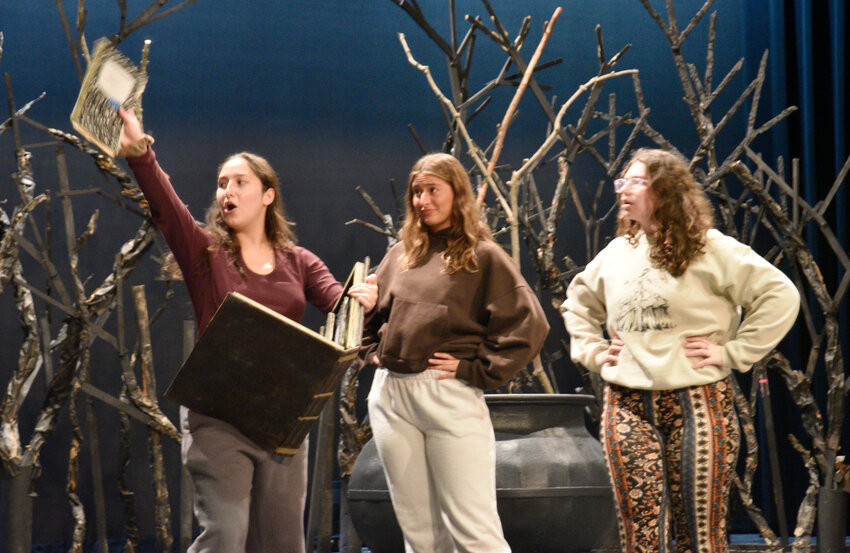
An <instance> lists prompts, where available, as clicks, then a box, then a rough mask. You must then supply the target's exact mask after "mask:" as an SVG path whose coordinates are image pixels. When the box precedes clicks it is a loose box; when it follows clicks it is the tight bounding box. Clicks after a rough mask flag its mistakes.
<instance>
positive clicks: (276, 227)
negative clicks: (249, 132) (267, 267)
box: [163, 152, 298, 279]
mask: <svg viewBox="0 0 850 553" xmlns="http://www.w3.org/2000/svg"><path fill="white" fill-rule="evenodd" d="M236 158H241V159H243V160H245V163H247V164H248V168H249V169H250V170H251V171H252V172H253V173H254V174H255V175H256V176H257V178H259V179H260V182H261V183H262V185H263V192H265V191H266V190H268V189H269V188H271V189H273V190H274V198H275V199H274V202H272V204H271V205H270V206H269V208H268V209H266V220H265V232H266V237H267V238H268V239H269V241H270V242H271V243H272V246H273V247H274V248H275V249H282V250H286V251H288V250H292V248H293V247H295V245H296V244H297V243H298V239H297V238H296V236H295V233H294V232H293V231H292V228H291V227H292V226H294V223H292V222H291V221H290V220H289V219H288V218H287V216H286V210H285V209H284V206H283V199H282V198H281V194H280V181H279V180H278V178H277V173H275V170H274V169H273V168H272V166H271V164H270V163H269V162H268V161H267V160H266V158H264V157H262V156H259V155H257V154H254V153H251V152H238V153H235V154H233V155H230V156H228V157H227V159H225V160H224V161H222V162H221V164H220V165H219V166H218V169H217V170H216V177H217V176H218V175H219V174H220V173H221V168H222V167H224V164H225V163H227V162H228V161H231V160H233V159H236ZM205 221H206V222H205V224H204V229H205V230H206V231H207V232H208V233H209V234H210V235H211V236H212V237H213V243H212V244H211V245H210V249H216V248H221V249H223V250H224V251H226V252H227V253H228V255H229V257H230V261H231V263H233V264H234V265H236V267H237V269H238V270H239V272H240V274H242V275H243V276H244V274H245V272H244V267H242V266H241V265H240V264H238V263H237V262H236V260H238V259H239V242H238V241H237V240H236V238H235V236H234V234H233V229H231V228H230V227H229V226H227V224H226V223H225V222H224V218H223V217H222V214H221V206H219V205H218V201H216V199H215V198H213V201H212V203H211V204H210V206H209V207H208V208H207V211H206V217H205ZM163 274H164V275H165V276H166V277H167V278H169V277H170V278H178V279H182V278H183V275H182V273H181V271H180V268H179V267H178V266H177V263H176V261H175V259H174V256H173V255H172V254H171V253H169V254H168V256H166V258H165V261H164V262H163Z"/></svg>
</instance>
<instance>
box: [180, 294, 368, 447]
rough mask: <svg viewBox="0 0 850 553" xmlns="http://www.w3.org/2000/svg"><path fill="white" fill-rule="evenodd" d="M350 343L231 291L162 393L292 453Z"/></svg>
mask: <svg viewBox="0 0 850 553" xmlns="http://www.w3.org/2000/svg"><path fill="white" fill-rule="evenodd" d="M357 350H358V348H356V347H354V348H349V349H345V348H343V347H342V346H340V345H339V344H337V343H335V342H333V341H332V340H329V339H327V338H325V337H324V336H322V335H321V334H318V333H317V332H314V331H312V330H310V329H309V328H307V327H305V326H302V325H301V324H299V323H297V322H295V321H293V320H291V319H288V318H287V317H284V316H283V315H281V314H279V313H277V312H275V311H273V310H271V309H269V308H267V307H265V306H263V305H262V304H260V303H257V302H255V301H253V300H251V299H250V298H247V297H245V296H243V295H241V294H239V293H237V292H231V293H230V294H228V295H227V297H226V298H225V300H224V302H222V304H221V305H220V306H219V308H218V311H216V313H215V315H214V316H213V318H212V320H211V321H210V323H209V325H208V326H207V328H206V329H204V333H203V334H202V335H201V336H200V338H199V339H198V343H197V344H196V345H195V348H194V349H193V350H192V353H191V354H190V355H189V357H188V359H186V362H185V363H184V364H183V367H182V368H181V369H180V371H179V372H178V374H177V376H176V377H175V378H174V381H173V382H172V383H171V386H169V388H168V390H167V391H166V392H165V396H166V397H168V398H170V399H173V400H175V401H177V402H178V403H180V404H182V405H185V406H186V407H189V408H190V409H192V410H194V411H197V412H199V413H203V414H204V415H208V416H210V417H215V418H217V419H221V420H223V421H225V422H228V423H230V424H232V425H233V426H235V427H236V428H237V429H238V430H239V431H240V432H242V433H243V434H244V435H245V436H246V437H248V438H249V439H250V440H252V441H253V442H254V443H256V444H257V445H258V446H260V447H262V448H263V449H266V450H268V451H272V452H275V453H279V454H283V455H294V454H295V452H296V451H297V450H298V447H299V446H300V445H301V443H302V442H303V440H304V438H305V437H306V436H307V434H308V433H309V431H310V427H311V426H312V425H313V422H314V421H315V420H316V419H317V418H318V416H319V413H320V412H321V410H322V407H324V405H325V402H326V401H327V400H328V399H330V398H332V397H333V393H334V391H335V390H336V389H337V387H338V386H339V382H340V380H341V379H342V377H343V375H344V374H345V370H346V368H347V367H348V365H349V363H350V362H351V361H352V360H353V359H354V358H355V357H356V356H357Z"/></svg>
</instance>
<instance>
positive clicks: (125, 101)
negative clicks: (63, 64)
mask: <svg viewBox="0 0 850 553" xmlns="http://www.w3.org/2000/svg"><path fill="white" fill-rule="evenodd" d="M147 80H148V78H147V74H146V73H144V72H142V71H141V70H139V68H138V67H136V66H135V65H134V64H133V62H132V61H130V59H129V58H127V57H126V56H124V54H122V53H121V52H119V51H118V50H116V49H115V47H114V46H113V45H112V44H111V43H110V42H109V41H108V40H107V39H105V38H100V39H98V40H97V41H96V42H95V46H94V51H93V52H92V55H91V62H90V63H89V66H88V68H87V69H86V74H85V77H83V84H82V85H81V86H80V94H79V96H77V103H76V104H74V109H73V111H71V124H72V125H73V126H74V129H75V130H76V131H77V132H78V133H80V134H81V135H83V137H85V139H86V140H88V141H89V142H91V143H93V144H95V145H96V146H97V147H98V148H100V149H101V150H103V151H104V152H105V153H106V154H107V155H108V156H110V157H115V155H116V154H117V153H118V150H120V149H121V133H122V132H123V130H124V123H123V122H122V121H121V118H120V117H118V113H117V112H116V107H117V104H121V106H123V107H124V109H127V110H129V109H130V108H132V107H134V106H135V105H136V104H137V103H138V102H139V100H140V99H141V97H142V92H143V91H144V89H145V85H146V84H147Z"/></svg>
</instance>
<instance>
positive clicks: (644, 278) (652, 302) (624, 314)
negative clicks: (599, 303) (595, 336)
mask: <svg viewBox="0 0 850 553" xmlns="http://www.w3.org/2000/svg"><path fill="white" fill-rule="evenodd" d="M659 276H660V275H659V274H658V272H657V271H652V270H651V269H648V268H647V269H644V270H643V272H642V273H641V274H640V275H638V277H637V278H635V279H632V280H627V281H626V282H625V283H624V284H623V286H624V288H626V289H627V290H631V291H632V292H631V295H629V296H627V297H626V298H625V299H622V300H620V302H619V303H618V304H617V319H616V328H617V332H646V331H648V330H665V329H668V328H673V327H675V326H676V325H675V324H674V323H673V318H672V317H670V304H668V303H667V300H666V299H664V297H662V296H660V295H658V294H656V293H655V292H652V291H651V290H653V289H657V288H658V287H659V285H660V284H661V283H660V281H659ZM661 278H663V276H661Z"/></svg>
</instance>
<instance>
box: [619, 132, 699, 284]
mask: <svg viewBox="0 0 850 553" xmlns="http://www.w3.org/2000/svg"><path fill="white" fill-rule="evenodd" d="M636 162H641V163H643V164H644V165H646V170H647V173H648V177H649V188H648V190H647V191H648V192H649V193H650V197H651V199H652V213H651V215H650V220H651V221H652V223H653V225H654V226H655V228H656V231H655V233H654V235H653V237H652V241H651V245H650V248H649V259H650V260H651V261H652V263H653V265H655V266H656V267H662V268H664V269H666V270H667V272H669V273H670V274H671V275H673V276H680V275H681V274H683V273H684V272H685V270H686V269H687V268H688V265H690V263H691V262H692V261H693V260H694V259H696V258H697V257H698V256H699V255H701V254H702V253H704V252H705V245H706V242H707V238H706V233H707V232H708V230H709V229H711V228H714V208H713V207H712V205H711V202H710V201H709V199H708V196H707V195H706V194H705V192H704V191H703V190H702V188H701V187H700V185H699V183H697V181H696V179H694V176H693V175H692V174H691V172H690V171H689V170H688V164H687V162H686V161H685V160H684V159H683V158H682V157H680V156H678V155H676V154H674V153H671V152H668V151H665V150H658V149H649V148H641V149H639V150H636V151H635V152H634V153H633V154H632V157H631V159H630V160H629V162H628V163H627V164H626V166H625V168H624V170H623V173H622V174H625V173H626V171H628V170H629V167H631V166H632V165H633V164H634V163H636ZM640 230H641V228H640V225H639V224H638V223H637V222H636V221H634V220H632V219H629V218H627V217H625V216H623V213H622V211H620V213H619V215H618V216H617V236H624V237H626V239H627V240H628V241H629V243H630V244H632V245H633V246H634V245H637V243H638V237H639V235H640Z"/></svg>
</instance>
